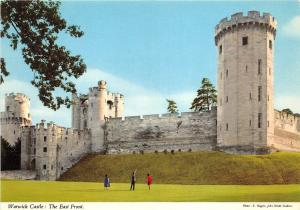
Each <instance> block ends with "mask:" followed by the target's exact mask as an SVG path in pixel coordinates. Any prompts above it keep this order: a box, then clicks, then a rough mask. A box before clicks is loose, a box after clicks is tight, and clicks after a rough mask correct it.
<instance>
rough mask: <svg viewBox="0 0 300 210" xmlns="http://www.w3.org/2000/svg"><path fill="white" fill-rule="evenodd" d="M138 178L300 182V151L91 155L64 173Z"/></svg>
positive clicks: (72, 177) (78, 177) (71, 177)
mask: <svg viewBox="0 0 300 210" xmlns="http://www.w3.org/2000/svg"><path fill="white" fill-rule="evenodd" d="M134 169H137V182H139V183H144V182H145V180H146V175H147V173H148V172H150V173H151V175H152V176H153V180H154V183H172V184H291V183H300V153H292V152H291V153H287V152H279V153H273V154H270V155H230V154H225V153H221V152H186V153H183V152H182V153H180V152H179V153H175V154H170V153H168V154H164V153H159V154H155V153H151V154H149V153H148V154H143V155H142V154H135V155H89V156H87V157H85V158H83V159H82V160H81V161H80V162H79V163H77V164H76V165H75V166H74V167H72V168H71V169H69V170H68V171H67V172H66V173H64V174H63V175H62V177H61V178H60V180H64V181H89V182H102V181H103V179H104V175H105V174H108V175H109V177H110V179H111V182H129V180H130V175H131V173H132V171H133V170H134Z"/></svg>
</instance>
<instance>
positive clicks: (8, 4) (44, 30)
mask: <svg viewBox="0 0 300 210" xmlns="http://www.w3.org/2000/svg"><path fill="white" fill-rule="evenodd" d="M0 6H1V38H6V39H8V40H9V41H10V46H11V47H12V49H14V50H16V49H17V48H18V47H19V48H21V50H22V55H23V58H24V61H25V63H26V64H27V65H29V67H30V68H31V70H32V71H33V73H34V74H33V79H32V81H31V84H32V85H33V86H35V87H36V88H37V89H38V91H39V95H38V96H39V99H40V100H41V101H42V103H43V104H44V105H45V106H47V107H50V108H51V109H54V110H56V109H58V108H60V106H61V105H63V104H64V105H66V106H67V107H69V106H70V105H71V104H72V101H71V100H70V99H69V98H68V97H67V96H65V97H61V96H56V95H54V91H55V90H57V89H62V90H63V91H64V92H69V93H74V92H76V89H75V85H74V83H73V82H72V81H71V80H72V78H78V77H79V76H81V75H82V74H83V73H84V72H85V71H86V65H85V64H84V62H83V60H82V58H81V57H80V56H79V55H71V53H70V51H69V50H67V49H66V47H65V46H63V45H59V44H58V42H57V39H58V34H59V33H60V32H65V33H67V34H69V35H70V36H72V37H81V36H82V35H83V32H82V31H81V30H80V28H79V27H78V26H76V25H68V24H67V22H66V20H65V19H63V18H62V17H61V15H60V13H59V6H60V2H57V1H40V0H33V1H7V0H5V1H1V5H0ZM0 67H1V74H0V84H2V83H3V82H4V77H6V76H8V75H9V71H8V69H7V68H6V63H5V60H4V58H2V57H1V63H0Z"/></svg>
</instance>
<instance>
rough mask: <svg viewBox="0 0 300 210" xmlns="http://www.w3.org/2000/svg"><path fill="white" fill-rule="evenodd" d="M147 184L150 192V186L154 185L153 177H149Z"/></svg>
mask: <svg viewBox="0 0 300 210" xmlns="http://www.w3.org/2000/svg"><path fill="white" fill-rule="evenodd" d="M147 184H148V187H149V190H150V185H151V184H152V176H150V174H148V175H147Z"/></svg>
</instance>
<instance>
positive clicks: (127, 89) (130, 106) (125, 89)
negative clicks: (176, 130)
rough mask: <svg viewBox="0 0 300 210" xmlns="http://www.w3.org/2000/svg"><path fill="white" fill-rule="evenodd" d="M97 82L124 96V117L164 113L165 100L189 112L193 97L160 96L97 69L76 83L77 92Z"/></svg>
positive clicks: (180, 95) (179, 94)
mask: <svg viewBox="0 0 300 210" xmlns="http://www.w3.org/2000/svg"><path fill="white" fill-rule="evenodd" d="M99 80H105V81H107V84H108V90H109V91H111V92H120V93H122V94H123V95H124V96H125V115H126V116H132V115H143V114H161V113H165V112H166V107H167V103H166V98H171V99H173V100H175V101H176V102H177V105H178V108H179V109H180V110H181V111H189V110H188V108H189V106H190V104H191V101H192V99H193V97H194V94H193V93H192V91H185V92H181V93H175V94H170V95H162V94H161V93H158V92H156V91H154V90H149V89H146V88H144V87H142V86H139V85H136V84H134V83H132V82H130V81H127V80H124V79H122V78H119V77H116V76H114V75H112V74H109V73H107V72H105V71H102V70H99V69H89V70H88V71H87V72H86V73H85V75H83V76H82V77H81V78H79V79H78V80H77V81H76V84H77V88H78V91H79V92H80V93H86V92H87V90H88V88H89V87H91V86H96V85H97V83H98V81H99Z"/></svg>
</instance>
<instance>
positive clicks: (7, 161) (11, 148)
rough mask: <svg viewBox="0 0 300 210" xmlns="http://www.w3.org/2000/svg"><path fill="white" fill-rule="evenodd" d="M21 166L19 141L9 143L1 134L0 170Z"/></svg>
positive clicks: (14, 168) (15, 168)
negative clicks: (12, 143) (13, 143)
mask: <svg viewBox="0 0 300 210" xmlns="http://www.w3.org/2000/svg"><path fill="white" fill-rule="evenodd" d="M20 168H21V141H20V140H18V141H17V142H16V143H15V145H10V144H9V143H8V142H7V141H6V140H5V139H4V138H2V136H1V171H3V170H18V169H20Z"/></svg>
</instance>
